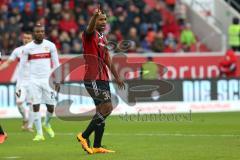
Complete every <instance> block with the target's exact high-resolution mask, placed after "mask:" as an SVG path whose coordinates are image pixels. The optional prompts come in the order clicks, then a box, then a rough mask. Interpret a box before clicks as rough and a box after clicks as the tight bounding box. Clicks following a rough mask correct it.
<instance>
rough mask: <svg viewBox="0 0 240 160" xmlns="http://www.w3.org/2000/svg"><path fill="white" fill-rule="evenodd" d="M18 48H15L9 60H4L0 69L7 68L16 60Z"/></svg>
mask: <svg viewBox="0 0 240 160" xmlns="http://www.w3.org/2000/svg"><path fill="white" fill-rule="evenodd" d="M17 52H18V50H17V49H14V50H13V52H12V54H11V56H10V57H9V58H8V60H6V61H5V62H3V63H2V64H1V65H0V71H1V70H4V69H6V68H7V67H8V66H9V65H10V64H11V63H12V62H14V61H15V60H16V59H17Z"/></svg>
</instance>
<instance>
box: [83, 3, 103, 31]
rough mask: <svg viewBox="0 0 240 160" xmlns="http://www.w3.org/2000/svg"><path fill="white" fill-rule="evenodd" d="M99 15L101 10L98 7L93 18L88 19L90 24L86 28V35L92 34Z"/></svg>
mask: <svg viewBox="0 0 240 160" xmlns="http://www.w3.org/2000/svg"><path fill="white" fill-rule="evenodd" d="M100 14H101V10H100V7H99V8H98V9H97V10H96V11H95V13H94V14H93V16H92V17H91V19H90V22H89V24H88V26H87V30H86V32H87V34H91V33H93V32H94V30H95V28H96V21H97V17H98V16H99V15H100Z"/></svg>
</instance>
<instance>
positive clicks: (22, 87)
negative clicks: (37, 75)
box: [15, 83, 30, 103]
mask: <svg viewBox="0 0 240 160" xmlns="http://www.w3.org/2000/svg"><path fill="white" fill-rule="evenodd" d="M15 95H16V102H17V103H23V102H27V103H30V97H29V86H28V83H21V84H19V83H17V85H16V93H15Z"/></svg>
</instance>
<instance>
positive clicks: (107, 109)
mask: <svg viewBox="0 0 240 160" xmlns="http://www.w3.org/2000/svg"><path fill="white" fill-rule="evenodd" d="M112 110H113V106H112V104H111V103H105V104H102V106H101V113H102V114H103V115H104V116H106V117H107V116H108V115H110V114H111V113H112Z"/></svg>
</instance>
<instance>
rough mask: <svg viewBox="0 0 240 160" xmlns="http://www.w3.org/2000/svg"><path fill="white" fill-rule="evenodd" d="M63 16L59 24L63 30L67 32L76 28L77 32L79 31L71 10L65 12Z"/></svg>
mask: <svg viewBox="0 0 240 160" xmlns="http://www.w3.org/2000/svg"><path fill="white" fill-rule="evenodd" d="M62 16H63V17H62V19H61V20H60V22H59V25H58V26H59V29H60V30H61V31H65V32H70V31H71V30H74V31H75V32H76V31H78V25H77V23H76V21H75V18H74V16H73V15H72V14H71V12H64V13H63V15H62Z"/></svg>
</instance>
